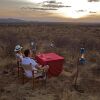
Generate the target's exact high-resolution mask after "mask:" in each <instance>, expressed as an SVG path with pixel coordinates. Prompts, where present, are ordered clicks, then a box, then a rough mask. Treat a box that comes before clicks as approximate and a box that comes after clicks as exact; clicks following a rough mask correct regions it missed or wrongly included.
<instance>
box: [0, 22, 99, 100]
mask: <svg viewBox="0 0 100 100" xmlns="http://www.w3.org/2000/svg"><path fill="white" fill-rule="evenodd" d="M33 40H34V41H35V42H36V43H37V53H38V52H56V53H57V54H59V55H61V56H63V57H64V58H65V64H64V70H65V74H64V73H62V74H61V75H60V76H59V77H56V78H51V79H50V80H48V83H47V85H48V86H47V89H46V90H45V89H43V88H37V89H35V90H32V89H31V86H30V83H29V82H28V83H27V84H25V85H21V84H19V83H18V80H17V75H16V74H14V70H13V69H14V67H16V65H15V64H16V63H15V57H14V47H15V45H16V44H20V45H22V46H23V47H24V49H25V48H29V44H30V42H31V41H33ZM52 41H53V43H54V47H51V46H50V45H51V42H52ZM81 47H85V48H86V59H87V63H86V64H85V65H84V66H80V75H79V83H80V84H81V85H82V87H83V88H84V89H85V93H83V94H81V93H79V92H77V91H75V90H74V89H73V87H72V86H71V85H72V83H73V82H72V81H73V77H71V73H70V72H73V70H74V69H75V67H76V58H78V56H79V52H80V48H81ZM92 51H95V52H92ZM93 53H95V55H96V63H92V62H90V58H91V55H92V54H93ZM99 66H100V25H99V24H98V25H97V24H94V25H91V24H73V23H30V24H29V23H28V24H13V25H11V24H4V25H0V69H1V70H0V100H12V99H13V100H33V99H35V100H40V99H41V100H47V98H48V100H99V98H100V96H99V93H100V77H99V76H100V74H99V73H100V68H99ZM66 71H68V73H66ZM6 72H7V73H6ZM8 77H9V78H8ZM16 87H18V88H16ZM38 94H40V95H38Z"/></svg>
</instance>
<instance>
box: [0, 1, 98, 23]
mask: <svg viewBox="0 0 100 100" xmlns="http://www.w3.org/2000/svg"><path fill="white" fill-rule="evenodd" d="M0 17H1V18H2V17H4V18H7V17H11V18H22V19H27V20H47V21H49V20H50V21H51V20H54V21H55V19H56V20H60V19H61V20H63V19H64V20H65V19H67V18H69V19H72V20H74V19H75V20H76V19H79V20H80V19H82V18H89V17H91V18H92V19H91V20H93V18H95V19H96V18H97V19H100V0H98V2H97V1H95V0H94V1H92V2H88V0H17V1H16V0H0ZM57 18H58V19H57ZM87 20H88V19H87Z"/></svg>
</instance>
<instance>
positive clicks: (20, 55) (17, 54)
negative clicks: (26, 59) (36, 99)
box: [15, 53, 23, 61]
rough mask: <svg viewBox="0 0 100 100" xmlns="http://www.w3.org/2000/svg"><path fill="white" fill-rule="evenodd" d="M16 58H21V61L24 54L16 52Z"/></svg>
mask: <svg viewBox="0 0 100 100" xmlns="http://www.w3.org/2000/svg"><path fill="white" fill-rule="evenodd" d="M15 56H16V59H20V60H21V61H22V60H23V55H22V54H19V53H16V55H15Z"/></svg>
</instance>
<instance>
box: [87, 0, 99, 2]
mask: <svg viewBox="0 0 100 100" xmlns="http://www.w3.org/2000/svg"><path fill="white" fill-rule="evenodd" d="M99 1H100V0H88V2H99Z"/></svg>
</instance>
